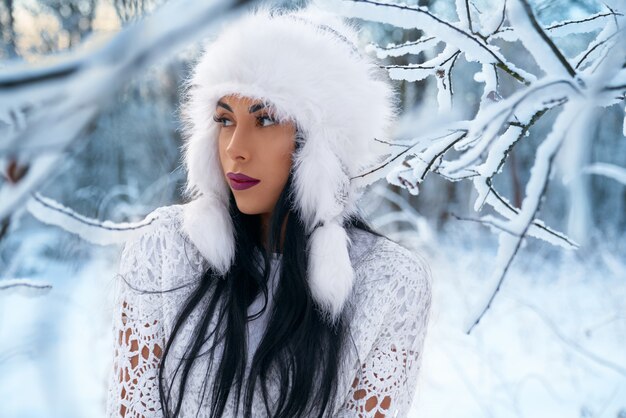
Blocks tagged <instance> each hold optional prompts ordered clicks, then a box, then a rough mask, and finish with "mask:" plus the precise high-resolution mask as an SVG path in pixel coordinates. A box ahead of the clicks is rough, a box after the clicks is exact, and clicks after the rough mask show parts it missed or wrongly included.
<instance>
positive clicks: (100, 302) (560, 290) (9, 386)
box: [0, 191, 626, 418]
mask: <svg viewBox="0 0 626 418" xmlns="http://www.w3.org/2000/svg"><path fill="white" fill-rule="evenodd" d="M381 193H389V192H382V191H381ZM378 196H380V195H378ZM387 198H388V199H389V200H390V201H394V202H397V203H401V202H402V201H404V204H405V205H406V201H405V200H404V199H401V198H400V199H398V196H396V197H395V198H394V196H392V195H390V194H387ZM373 201H375V202H377V203H380V198H378V199H373ZM397 214H398V216H402V217H403V218H404V221H403V225H404V226H407V225H408V226H409V227H407V228H404V229H405V230H406V234H404V235H402V234H399V233H396V234H391V233H390V234H389V235H390V236H391V237H393V238H404V240H403V242H405V243H408V241H409V239H410V238H411V237H412V238H415V237H421V240H420V245H421V247H420V249H419V251H420V252H421V253H422V254H425V255H426V256H427V259H428V260H429V262H430V265H431V269H432V271H433V277H434V282H433V292H434V299H433V311H432V316H431V325H430V328H429V334H428V337H427V339H426V346H425V350H424V358H423V362H422V373H421V378H420V383H419V386H418V390H417V393H416V396H415V400H414V405H413V411H412V414H410V415H409V418H410V417H428V418H440V417H441V418H444V417H445V418H448V417H450V416H453V417H460V418H474V417H476V418H478V417H484V416H485V415H487V416H497V417H498V418H500V417H502V418H507V417H515V418H526V417H528V418H543V417H545V418H553V417H555V416H559V417H560V416H571V415H573V416H578V415H577V414H578V413H579V411H580V410H582V409H584V408H588V409H589V410H590V411H593V412H594V413H595V414H596V415H594V416H596V417H598V418H615V417H617V416H618V411H619V410H620V408H625V407H626V406H625V405H624V404H623V399H625V396H626V390H625V386H624V384H625V383H626V374H625V373H624V368H626V352H624V350H623V347H624V345H625V344H626V341H625V340H626V321H625V319H624V316H623V312H624V301H625V300H626V282H624V280H623V278H624V277H626V262H625V260H624V258H623V257H622V256H621V254H620V252H619V250H618V249H617V248H615V247H613V248H611V247H610V246H609V244H608V243H607V244H605V245H601V246H599V247H598V248H596V251H594V252H589V253H587V254H585V256H584V257H581V255H580V254H577V253H575V252H563V253H559V254H553V255H552V256H550V255H548V252H547V251H546V249H545V248H535V250H533V251H530V250H523V251H524V255H523V261H522V259H520V260H517V261H515V262H514V263H513V265H512V266H511V269H510V272H509V279H508V280H507V281H506V282H505V284H504V285H503V287H502V289H501V291H500V295H499V297H498V298H497V299H496V300H495V302H494V305H493V306H492V309H493V312H492V314H491V315H487V316H485V317H484V318H483V319H482V320H481V322H480V324H479V326H478V327H477V328H476V329H475V331H474V332H473V333H472V334H471V335H469V336H468V335H466V334H464V333H463V332H462V326H461V325H462V322H463V318H465V317H467V313H468V311H469V309H470V307H471V306H472V305H474V303H475V301H476V300H477V299H478V298H479V297H480V294H482V293H483V291H482V289H483V288H484V286H485V278H486V277H487V276H488V275H489V272H490V269H491V268H492V262H491V259H492V258H493V257H494V253H495V251H497V249H496V243H495V242H494V240H493V239H492V236H491V234H489V233H488V232H487V231H485V230H484V229H480V228H479V226H477V225H475V224H471V223H453V224H450V226H449V227H448V228H446V229H445V230H444V231H443V232H442V233H439V234H435V235H430V236H429V235H428V234H429V232H430V233H432V231H428V227H427V226H425V225H424V224H422V227H423V228H422V227H420V223H419V220H420V218H421V216H419V214H418V213H417V212H415V211H414V210H413V211H411V208H410V207H408V208H407V207H403V208H402V211H401V212H398V213H397ZM374 221H375V224H376V225H377V227H383V228H384V227H389V226H390V225H391V224H392V223H393V221H390V220H389V218H387V221H385V219H384V218H383V217H380V218H376V219H374ZM422 221H423V219H422ZM398 222H400V221H398ZM410 225H412V227H411V226H410ZM416 228H419V233H417V232H416V231H417V229H416ZM624 245H626V242H624V243H621V244H620V246H621V247H620V248H624ZM102 248H105V247H102ZM116 254H118V253H117V251H114V252H112V251H108V250H107V251H105V252H101V253H99V254H98V255H97V256H96V257H94V259H93V260H91V261H89V262H87V263H85V265H84V266H83V268H82V269H81V270H79V271H78V272H77V273H71V272H70V270H68V269H67V268H65V267H63V265H61V264H54V263H49V269H48V271H46V272H45V273H43V274H42V275H41V277H34V279H36V280H37V281H38V282H41V281H49V282H50V283H52V284H54V288H53V289H52V291H51V292H50V293H49V294H48V295H47V296H46V297H45V298H46V299H45V301H46V303H43V301H44V299H42V298H26V297H24V296H23V295H21V294H18V293H15V294H9V295H2V296H0V297H2V299H1V303H0V364H2V367H3V373H2V375H0V398H2V399H3V409H2V412H3V416H11V417H47V418H73V417H84V416H89V417H93V418H98V417H104V399H105V398H104V397H105V393H106V392H105V391H106V377H107V376H108V374H107V373H108V372H109V370H110V369H109V368H110V367H111V361H112V357H111V356H112V341H113V335H112V334H111V332H110V331H109V327H110V321H111V318H110V314H111V312H110V303H111V300H110V297H111V292H112V283H113V280H114V279H115V270H116V268H117V265H116V263H117V256H116ZM62 277H63V280H61V278H62ZM603 408H604V409H603Z"/></svg>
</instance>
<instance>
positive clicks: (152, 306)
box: [107, 205, 432, 418]
mask: <svg viewBox="0 0 626 418" xmlns="http://www.w3.org/2000/svg"><path fill="white" fill-rule="evenodd" d="M156 211H158V215H159V217H158V219H157V220H156V221H155V222H154V223H153V227H151V228H150V229H149V230H147V231H146V232H145V233H144V234H142V235H141V236H140V237H138V238H136V239H134V240H131V241H129V242H127V243H126V245H125V246H124V249H123V251H122V253H121V259H120V266H119V270H118V271H119V275H118V277H119V279H118V280H117V282H116V288H115V298H114V301H115V307H114V317H113V324H112V326H113V331H114V334H113V335H114V336H115V340H114V353H113V367H112V369H111V373H110V378H109V388H108V389H109V390H108V397H107V416H108V417H120V416H126V417H134V418H135V417H136V418H140V417H143V418H148V417H162V416H163V414H162V411H161V405H160V401H159V390H158V380H157V372H158V365H159V361H160V358H161V354H162V350H163V349H164V347H165V337H166V336H167V335H170V333H171V331H172V326H173V324H174V320H175V318H176V314H177V313H178V310H179V309H180V305H181V303H182V301H184V300H185V298H186V296H187V295H188V294H189V292H190V291H191V290H192V286H190V285H191V284H193V283H194V281H196V280H197V279H198V278H199V277H200V275H201V273H202V271H203V270H204V269H205V268H206V267H207V262H206V260H204V258H203V257H202V256H201V255H200V253H199V252H198V251H197V250H196V249H195V247H194V246H193V244H192V243H191V242H190V241H189V240H188V238H187V237H186V236H184V235H183V232H181V231H182V229H181V222H182V218H181V216H182V212H181V211H182V206H180V205H172V206H165V207H161V208H158V209H156ZM350 233H351V234H352V236H351V239H352V242H353V245H352V246H351V248H350V257H351V259H352V261H353V265H354V266H355V273H356V281H355V288H354V292H353V294H352V296H351V297H350V299H349V300H348V305H347V308H346V309H349V315H350V318H351V320H350V323H351V342H350V343H349V344H350V345H351V348H350V349H349V350H347V351H346V355H345V359H344V360H343V365H342V367H343V372H342V373H341V374H340V382H339V387H338V394H337V396H338V398H337V402H336V405H334V409H333V414H332V416H333V417H341V418H343V417H359V418H365V417H404V416H406V414H407V413H408V411H409V408H410V406H411V401H412V399H413V395H414V392H415V389H416V387H417V379H418V375H419V370H420V365H421V358H422V348H423V344H424V339H425V336H426V333H427V327H428V322H429V317H430V306H431V281H432V279H431V272H430V269H429V267H428V264H427V262H426V261H425V260H424V259H423V258H422V257H421V256H419V255H416V254H414V253H412V252H411V251H409V250H407V249H406V248H404V247H402V246H400V245H398V244H395V243H393V242H392V241H389V240H386V239H382V238H378V237H374V236H371V235H370V234H367V233H365V232H362V231H350ZM153 291H157V292H161V291H165V292H162V293H157V292H153ZM198 320H199V319H198V317H197V315H194V313H192V315H191V316H190V321H189V323H188V324H185V326H183V329H182V330H181V332H180V334H179V337H178V338H177V340H176V342H175V343H174V344H173V346H172V349H171V350H172V351H171V353H172V354H171V355H172V357H173V358H172V360H174V361H176V362H177V360H178V359H179V358H181V357H182V355H183V353H184V351H183V350H184V347H185V339H186V337H189V336H190V335H191V332H192V330H193V326H194V324H195V323H196V322H197V321H198ZM177 342H178V344H177ZM207 344H208V342H207ZM218 351H219V350H217V351H216V358H215V359H214V360H215V361H219V354H218ZM201 352H202V351H201ZM168 364H169V365H171V364H172V361H168V363H166V365H168ZM195 366H196V367H194V368H192V371H191V374H190V378H189V384H188V393H189V394H191V396H189V397H188V396H187V392H186V394H185V398H184V401H183V407H182V410H181V416H182V417H192V416H193V417H195V416H198V417H204V416H208V415H209V412H208V411H209V408H208V407H207V399H206V398H209V397H210V396H209V394H208V393H207V396H206V398H205V399H204V401H202V400H201V399H200V394H201V393H202V389H203V387H202V384H203V381H204V379H205V375H206V371H207V367H208V363H207V360H206V359H205V358H204V357H203V358H200V359H198V361H197V362H196V365H195ZM170 367H173V366H170ZM165 375H166V378H167V379H169V376H172V375H173V370H172V369H171V368H170V369H167V368H166V370H165ZM211 379H212V376H211V375H210V374H209V382H208V383H207V384H210V383H211V381H212V380H211ZM175 386H176V385H175ZM258 387H259V386H258V385H257V388H258ZM272 387H276V388H277V386H272V382H271V381H270V389H271V388H272ZM233 392H234V391H231V394H232V393H233ZM193 395H198V396H193ZM257 395H258V396H256V395H255V398H254V403H253V406H254V408H255V409H254V410H255V416H259V417H264V416H266V414H265V410H264V407H263V406H262V405H263V401H262V399H261V394H260V391H259V392H258V393H257ZM271 395H272V393H270V396H271ZM276 395H277V393H276ZM172 396H173V399H175V397H176V396H177V393H176V392H175V389H174V390H173V394H172ZM235 406H236V405H235V399H234V396H231V397H230V398H229V400H228V403H227V408H226V411H225V414H224V416H225V417H235V416H236V415H235V413H234V411H235ZM240 408H241V405H240ZM240 411H241V409H240ZM257 411H258V412H257ZM196 413H197V415H196Z"/></svg>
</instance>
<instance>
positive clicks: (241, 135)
mask: <svg viewBox="0 0 626 418" xmlns="http://www.w3.org/2000/svg"><path fill="white" fill-rule="evenodd" d="M249 136H250V130H249V129H246V127H245V126H244V125H243V124H239V125H237V126H236V127H235V130H234V132H233V134H232V136H231V137H230V140H229V142H228V145H227V147H226V154H227V155H228V156H229V157H230V158H232V159H233V160H237V159H244V160H247V159H248V158H249V157H250V150H249Z"/></svg>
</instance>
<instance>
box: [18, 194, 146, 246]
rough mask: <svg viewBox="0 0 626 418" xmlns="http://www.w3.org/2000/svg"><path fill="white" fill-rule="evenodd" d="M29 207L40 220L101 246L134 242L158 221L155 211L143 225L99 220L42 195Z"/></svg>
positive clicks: (144, 220) (38, 195)
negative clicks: (134, 239)
mask: <svg viewBox="0 0 626 418" xmlns="http://www.w3.org/2000/svg"><path fill="white" fill-rule="evenodd" d="M26 208H27V209H28V211H29V212H30V213H31V214H32V215H33V216H34V217H35V218H37V219H38V220H39V221H41V222H43V223H46V224H49V225H54V226H58V227H59V228H62V229H64V230H65V231H67V232H70V233H73V234H76V235H78V236H79V237H81V238H82V239H84V240H85V241H88V242H91V243H93V244H97V245H110V244H119V243H123V242H126V241H128V240H130V239H133V238H134V237H135V236H137V235H138V234H142V233H145V232H146V230H147V229H148V228H149V227H151V226H152V225H153V224H154V221H155V220H156V219H157V218H158V215H157V214H155V213H154V212H153V213H151V214H150V215H148V216H146V218H144V219H143V220H141V221H139V222H120V223H115V222H111V221H99V220H97V219H92V218H88V217H86V216H83V215H80V214H78V213H76V212H74V211H73V210H72V209H70V208H67V207H65V206H63V205H62V204H60V203H58V202H57V201H55V200H52V199H49V198H47V197H44V196H42V195H41V194H39V193H34V194H33V196H32V199H30V200H29V201H28V203H27V204H26Z"/></svg>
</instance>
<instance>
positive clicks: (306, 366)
mask: <svg viewBox="0 0 626 418" xmlns="http://www.w3.org/2000/svg"><path fill="white" fill-rule="evenodd" d="M297 132H298V134H297V135H296V149H299V147H300V146H301V143H300V140H299V139H301V137H299V136H298V135H299V131H297ZM292 185H293V171H291V172H290V175H289V177H288V180H287V183H286V185H285V187H284V189H283V191H282V193H281V195H280V196H279V198H278V201H277V203H276V206H275V208H274V211H273V213H272V216H271V220H270V225H269V231H268V232H269V233H268V240H269V243H268V244H269V245H268V247H267V248H268V249H269V251H272V252H282V257H281V259H282V263H281V266H280V270H279V274H280V275H279V277H278V279H277V280H278V283H277V287H276V294H275V299H274V303H273V308H272V310H271V312H269V320H268V323H267V328H266V330H265V333H264V335H263V337H262V339H261V341H260V343H259V346H258V348H257V350H256V352H255V353H254V356H253V359H252V365H251V368H250V372H249V376H248V378H247V379H245V376H244V374H245V371H246V362H247V348H246V347H247V346H246V344H247V341H246V324H247V322H248V321H250V320H253V319H255V318H257V317H258V316H259V315H261V314H262V313H263V312H264V311H265V310H266V309H267V307H268V304H267V298H268V292H269V290H268V277H269V272H270V258H269V255H268V251H267V250H266V247H265V245H264V244H265V243H262V242H261V239H260V237H261V224H260V218H259V216H258V215H247V214H244V213H242V212H240V211H239V209H238V208H237V204H236V202H235V199H234V196H233V194H232V192H231V193H230V216H231V219H232V223H233V225H234V233H235V237H236V247H235V258H234V262H233V264H232V266H231V268H230V270H229V271H228V272H226V274H225V275H223V276H220V275H219V274H217V273H216V272H215V271H214V270H213V269H212V268H210V267H209V268H208V269H207V270H206V271H205V272H204V273H203V274H202V276H201V278H200V280H199V282H198V284H197V286H196V287H195V288H194V289H193V291H191V292H190V294H189V296H188V298H187V299H186V301H185V302H184V303H183V304H182V306H181V309H180V311H179V313H178V315H177V318H176V320H175V323H174V326H173V328H172V333H171V335H169V337H168V341H167V343H166V345H165V349H164V351H163V356H162V359H161V363H160V365H159V373H158V379H159V394H160V398H161V408H162V410H163V413H164V416H165V417H166V418H174V417H178V416H179V414H180V411H181V407H182V403H183V397H184V395H185V386H186V384H187V381H188V378H189V373H190V371H191V368H192V365H193V363H194V360H195V359H196V358H198V357H199V356H203V355H209V366H208V370H206V378H208V375H209V372H210V370H212V369H213V366H214V365H213V363H214V357H215V350H216V348H218V346H219V343H220V342H223V347H222V349H221V359H220V361H219V364H218V365H217V371H216V373H215V376H216V377H215V382H214V385H213V387H212V391H211V402H210V405H211V406H210V408H211V410H210V417H211V418H218V417H221V416H222V415H223V413H224V409H225V407H226V403H227V400H228V397H229V394H230V391H231V390H232V389H233V387H234V389H235V390H236V396H237V398H236V404H237V408H239V403H240V399H241V395H242V390H243V396H244V404H243V409H244V411H243V412H241V411H239V410H238V411H237V415H238V416H243V417H245V418H250V417H252V415H253V411H252V400H253V395H254V388H255V385H256V384H257V381H258V383H259V384H260V385H261V389H262V394H263V403H264V406H265V409H266V413H267V415H268V416H269V417H272V418H294V417H310V416H317V417H320V418H322V417H324V416H325V414H326V416H328V415H329V414H330V413H331V409H332V406H333V405H334V403H335V399H336V395H337V393H336V386H337V378H338V372H339V367H340V360H341V355H342V353H343V351H344V347H345V346H346V343H347V341H348V338H349V328H348V326H349V324H348V323H347V320H346V317H345V315H343V316H342V317H341V318H340V319H339V320H338V321H337V322H336V323H335V324H334V325H330V324H328V323H326V322H325V321H323V319H322V318H323V316H322V314H321V313H320V312H319V310H318V308H317V307H316V305H314V302H313V298H312V295H311V292H310V289H309V286H308V282H307V265H308V263H307V261H308V251H307V243H308V238H309V237H308V236H307V234H306V230H305V225H304V223H303V221H302V219H301V218H300V216H299V215H298V211H297V210H295V209H294V208H295V204H294V192H293V186H292ZM285 219H286V225H285V235H284V243H283V245H282V248H280V238H281V232H282V231H281V230H282V226H283V224H284V222H285ZM344 227H345V228H359V229H362V230H365V231H368V232H370V233H372V234H375V235H377V236H383V235H381V234H380V233H378V232H376V231H374V230H373V229H372V227H370V226H369V225H368V224H367V222H366V221H365V220H364V219H363V217H362V216H360V215H355V216H353V217H351V218H350V219H349V220H348V221H346V222H345V224H344ZM215 239H219V237H215ZM281 250H282V251H281ZM257 251H258V253H259V254H261V256H262V257H260V258H255V257H252V256H251V255H252V254H254V253H255V252H257ZM260 260H263V261H262V262H261V261H260ZM260 292H263V295H264V297H265V304H264V306H263V308H262V309H261V311H260V312H258V313H255V314H254V315H252V316H248V312H247V311H248V307H249V306H250V305H251V304H252V302H253V301H254V300H255V298H256V297H257V295H259V294H260ZM196 309H198V310H199V317H198V318H199V320H198V322H197V326H195V328H194V329H193V333H192V336H191V338H190V340H189V341H188V342H187V345H186V349H185V354H184V356H183V358H182V359H181V360H180V362H179V363H178V364H177V366H176V371H175V373H174V377H175V376H176V375H177V374H178V373H179V372H180V373H181V374H180V381H179V385H178V397H177V399H175V400H173V399H172V388H173V386H174V381H175V378H174V377H173V378H172V380H171V382H170V386H169V388H166V382H165V379H164V370H165V362H166V359H167V357H168V354H169V352H170V348H171V346H172V343H173V341H174V339H175V338H176V336H177V334H178V333H179V331H180V330H181V327H182V326H183V324H184V323H185V322H186V321H187V320H188V319H189V317H190V314H191V313H192V312H193V311H194V310H196ZM215 318H217V321H216V322H217V325H216V326H214V327H213V329H212V330H209V326H210V324H211V323H212V321H215ZM211 336H214V340H213V343H212V344H211V347H210V348H209V349H208V350H206V351H205V352H204V353H200V350H201V348H202V347H203V344H204V343H205V342H207V341H209V339H210V338H211ZM271 372H274V373H277V376H278V378H279V382H280V394H279V396H278V400H277V403H276V405H274V410H272V408H271V407H270V404H269V403H270V402H269V399H268V395H267V392H268V386H267V381H268V376H269V375H270V373H271ZM244 382H245V385H244ZM206 385H207V381H206V380H205V382H204V384H203V385H202V399H201V400H200V407H202V402H203V400H204V397H205V394H206ZM244 386H245V387H244ZM173 401H174V403H172V402H173ZM170 407H171V409H170Z"/></svg>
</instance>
